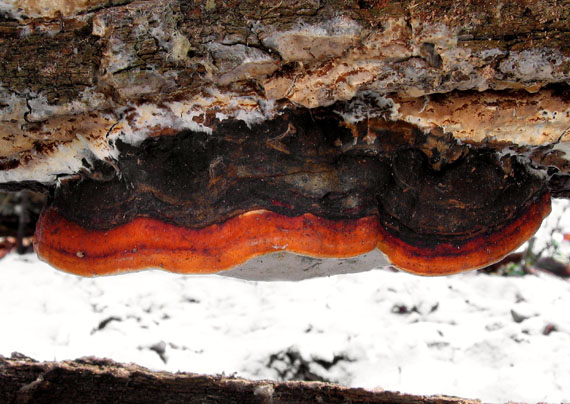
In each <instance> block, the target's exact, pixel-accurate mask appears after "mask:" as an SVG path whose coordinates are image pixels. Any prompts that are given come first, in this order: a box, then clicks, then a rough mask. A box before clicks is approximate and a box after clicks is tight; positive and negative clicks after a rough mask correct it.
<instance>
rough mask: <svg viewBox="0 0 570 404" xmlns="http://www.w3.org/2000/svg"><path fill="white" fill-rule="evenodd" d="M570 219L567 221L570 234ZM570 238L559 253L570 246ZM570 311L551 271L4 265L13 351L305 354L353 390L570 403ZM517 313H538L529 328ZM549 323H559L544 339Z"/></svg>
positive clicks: (233, 357)
mask: <svg viewBox="0 0 570 404" xmlns="http://www.w3.org/2000/svg"><path fill="white" fill-rule="evenodd" d="M564 206H565V205H563V204H557V205H556V206H555V208H556V212H557V214H558V216H553V220H554V219H556V220H557V217H559V214H560V212H562V208H563V207H564ZM569 220H570V218H569V215H566V216H563V223H562V225H563V226H566V227H565V228H566V229H568V230H570V223H568V221H569ZM551 223H553V221H552V220H551ZM548 226H549V224H547V226H546V230H545V232H546V233H547V234H548V237H551V236H550V231H549V230H548ZM540 237H542V238H544V237H545V236H544V235H543V236H540ZM556 237H558V236H556ZM542 238H541V240H542ZM564 243H567V244H570V243H568V242H563V241H562V240H561V241H560V251H559V254H564V253H565V251H566V252H568V248H567V247H568V246H566V245H565V244H564ZM567 257H568V256H566V259H567ZM398 307H405V308H407V310H409V311H410V312H409V313H407V314H398V313H395V311H398V310H396V308H398ZM569 309H570V282H568V281H566V280H563V279H560V278H557V277H554V276H551V275H548V274H544V273H539V274H538V275H528V276H524V277H500V276H489V275H484V274H480V273H477V272H472V273H467V274H462V275H456V276H449V277H439V278H424V277H418V276H413V275H409V274H406V273H402V272H391V271H388V270H374V271H370V272H365V273H359V274H350V275H341V276H333V277H328V278H318V279H311V280H306V281H299V282H250V281H249V282H248V281H242V280H237V279H231V278H226V277H219V276H181V275H174V274H170V273H166V272H161V271H145V272H140V273H135V274H129V275H122V276H112V277H104V278H97V279H88V278H80V277H77V276H73V275H69V274H65V273H62V272H59V271H56V270H54V269H52V268H50V267H49V266H47V265H46V264H44V263H41V262H39V261H38V260H37V259H36V258H35V257H34V256H31V255H28V256H23V257H20V256H16V255H13V254H12V255H9V256H7V257H6V258H4V259H3V260H2V261H1V262H0V319H1V320H2V331H1V332H0V354H2V355H5V356H9V355H10V354H11V353H12V352H13V351H17V352H21V353H23V354H25V355H28V356H31V357H33V358H35V359H38V360H64V359H75V358H78V357H82V356H90V355H95V356H98V357H107V358H112V359H114V360H116V361H120V362H135V363H137V364H140V365H143V366H147V367H149V368H151V369H164V370H168V371H188V372H199V373H209V374H218V373H225V374H226V375H229V374H236V375H238V376H242V377H247V378H254V379H261V378H269V379H276V378H278V370H279V369H281V368H283V367H284V366H285V365H284V364H283V363H277V362H274V364H273V366H272V367H268V363H269V362H270V357H271V355H274V354H279V353H280V352H281V353H282V352H284V351H295V352H298V353H299V354H300V355H301V356H302V358H303V359H304V360H306V361H308V362H310V370H311V371H312V372H314V373H316V374H319V375H321V376H322V377H325V378H327V379H328V380H331V381H335V382H339V383H342V384H346V385H350V386H363V387H367V388H377V387H380V388H383V389H386V390H399V391H402V392H406V393H417V394H451V395H457V396H461V397H466V398H478V399H481V400H483V401H485V402H506V401H508V400H513V401H525V402H537V401H547V402H560V401H570V315H569V314H568V313H569ZM511 311H514V312H515V313H516V314H517V315H518V316H521V317H522V318H525V319H524V320H523V321H522V322H515V321H514V316H513V314H512V313H511ZM110 319H111V320H110ZM104 321H107V324H106V325H105V326H104V327H102V328H101V329H99V328H100V324H101V323H102V322H104ZM548 325H553V326H555V327H556V331H553V332H551V333H550V334H549V335H544V334H543V331H544V329H545V327H547V326H548ZM153 346H155V347H161V348H163V349H164V353H163V358H161V357H160V356H159V355H158V354H157V352H156V351H155V350H153V349H151V347H153ZM335 356H338V357H342V358H344V359H342V360H339V361H338V362H337V363H336V364H335V365H333V366H331V367H330V368H329V369H328V370H327V369H325V368H324V367H323V366H321V365H319V363H318V361H319V360H324V361H328V362H332V361H333V360H334V358H335Z"/></svg>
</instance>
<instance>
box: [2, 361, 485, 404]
mask: <svg viewBox="0 0 570 404" xmlns="http://www.w3.org/2000/svg"><path fill="white" fill-rule="evenodd" d="M0 401H1V402H3V403H14V404H15V403H18V404H23V403H38V404H39V403H60V404H65V403H73V404H75V403H85V404H88V403H102V402H121V403H137V404H145V403H172V404H175V403H185V404H187V403H200V404H208V403H239V404H246V403H259V404H270V403H272V404H293V403H299V404H300V403H329V404H333V403H339V404H340V403H343V404H344V403H353V404H357V403H370V404H372V403H378V404H380V403H390V404H479V403H480V401H478V400H469V399H462V398H457V397H445V396H415V395H411V394H401V393H394V392H388V391H369V390H365V389H360V388H348V387H343V386H338V385H334V384H329V383H321V382H275V381H268V380H262V381H252V380H245V379H240V378H236V377H227V376H223V375H222V376H220V375H218V376H208V375H198V374H192V373H168V372H153V371H150V370H148V369H145V368H143V367H140V366H137V365H132V364H131V365H124V364H120V363H116V362H113V361H111V360H107V359H96V358H82V359H77V360H75V361H63V362H36V361H34V360H32V359H30V358H27V357H24V356H22V355H20V354H13V355H12V357H11V358H4V357H2V356H0Z"/></svg>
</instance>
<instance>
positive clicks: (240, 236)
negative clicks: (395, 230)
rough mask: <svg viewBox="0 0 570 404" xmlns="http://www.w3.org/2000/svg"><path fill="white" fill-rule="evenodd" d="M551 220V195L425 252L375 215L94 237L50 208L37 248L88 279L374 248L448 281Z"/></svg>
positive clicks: (142, 223)
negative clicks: (281, 254) (501, 222)
mask: <svg viewBox="0 0 570 404" xmlns="http://www.w3.org/2000/svg"><path fill="white" fill-rule="evenodd" d="M549 213H550V195H549V194H548V193H546V194H545V195H543V196H542V197H541V198H540V199H539V200H538V201H537V202H536V203H534V204H532V205H531V206H530V207H528V208H527V209H526V210H525V211H524V212H523V213H522V214H521V215H520V216H519V217H518V218H516V219H515V220H514V221H512V222H510V223H509V224H507V225H506V226H503V227H502V228H500V229H499V231H497V232H495V233H490V234H489V233H486V234H481V235H479V236H476V237H474V238H471V239H469V240H466V241H462V242H459V243H456V244H452V243H450V242H443V243H439V244H436V245H434V246H433V247H430V248H422V247H419V246H414V245H411V244H409V243H406V242H405V241H403V240H401V239H399V238H397V237H396V236H394V235H393V234H391V233H389V232H388V231H387V230H386V229H384V228H382V226H381V224H380V222H379V220H378V218H377V217H376V216H368V217H364V218H360V219H353V220H329V219H324V218H321V217H317V216H315V215H312V214H304V215H301V216H296V217H288V216H284V215H280V214H277V213H274V212H270V211H266V210H256V211H251V212H248V213H245V214H241V215H239V216H236V217H233V218H231V219H229V220H227V221H225V222H224V223H220V224H213V225H210V226H207V227H204V228H202V229H188V228H185V227H181V226H176V225H173V224H168V223H164V222H161V221H159V220H156V219H151V218H144V217H140V218H136V219H135V220H133V221H131V222H130V223H127V224H125V225H121V226H118V227H116V228H113V229H111V230H88V229H85V228H82V227H81V226H79V225H78V224H76V223H73V222H71V221H68V220H67V219H65V218H64V217H63V216H61V215H60V214H59V213H58V211H57V210H56V209H53V208H48V209H46V210H45V211H44V212H43V213H42V215H41V217H40V220H39V221H38V225H37V229H36V238H35V243H34V246H35V249H36V252H37V253H38V255H39V257H40V258H42V259H43V260H45V261H47V262H48V263H50V264H51V265H53V266H55V267H57V268H59V269H62V270H64V271H67V272H70V273H74V274H78V275H83V276H95V275H110V274H116V273H121V272H130V271H135V270H140V269H144V268H152V267H158V268H162V269H165V270H168V271H172V272H180V273H215V272H219V271H223V270H226V269H230V268H233V267H235V266H237V265H240V264H242V263H244V262H246V261H247V260H249V259H250V258H253V257H256V256H259V255H263V254H268V253H272V252H276V251H283V250H285V251H289V252H293V253H297V254H302V255H308V256H312V257H321V258H345V257H354V256H357V255H360V254H364V253H367V252H369V251H371V250H373V249H374V248H376V247H378V248H379V249H380V250H381V251H382V252H383V253H385V254H386V255H387V256H388V258H389V259H390V261H391V262H392V263H393V264H394V265H395V266H397V267H399V268H401V269H403V270H405V271H408V272H411V273H415V274H420V275H447V274H453V273H457V272H462V271H467V270H470V269H477V268H481V267H485V266H487V265H490V264H493V263H495V262H497V261H499V260H501V259H502V258H503V257H504V256H505V255H507V254H508V253H509V252H511V251H512V250H514V249H515V248H517V247H519V246H520V245H521V244H522V243H524V242H525V241H526V240H528V239H529V238H530V237H531V236H532V235H533V234H534V233H535V232H536V230H537V229H538V228H539V226H540V224H541V222H542V220H543V219H544V218H545V217H546V216H547V215H548V214H549Z"/></svg>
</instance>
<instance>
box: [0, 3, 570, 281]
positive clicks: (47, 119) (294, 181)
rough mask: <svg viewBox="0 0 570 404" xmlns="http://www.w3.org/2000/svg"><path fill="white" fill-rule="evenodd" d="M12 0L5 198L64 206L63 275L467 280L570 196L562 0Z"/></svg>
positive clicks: (5, 42) (5, 38)
mask: <svg viewBox="0 0 570 404" xmlns="http://www.w3.org/2000/svg"><path fill="white" fill-rule="evenodd" d="M13 3H14V4H18V3H22V4H23V5H21V7H16V6H14V7H15V8H14V9H11V8H10V7H8V8H6V10H4V11H3V13H4V14H6V15H7V17H3V15H4V14H2V15H0V55H1V56H2V57H1V58H0V60H1V61H0V133H2V136H1V137H0V188H1V189H4V190H9V191H13V190H21V189H26V188H29V189H34V190H39V191H42V192H45V193H46V194H47V195H48V201H47V203H46V205H45V207H44V209H43V212H42V213H41V215H40V218H39V220H38V223H37V228H36V235H35V243H34V245H35V249H36V251H37V253H38V255H39V256H40V257H41V258H42V259H44V260H46V261H47V262H49V263H50V264H52V265H53V266H55V267H57V268H60V269H62V270H65V271H68V272H72V273H76V274H81V275H86V276H92V275H103V274H114V273H121V272H128V271H133V270H139V269H144V268H153V267H158V268H163V269H165V270H169V271H174V272H181V273H214V272H220V273H225V274H229V275H231V276H242V277H246V278H263V279H277V278H279V279H280V278H286V279H298V278H302V277H305V276H314V275H315V274H316V275H326V274H333V273H337V272H350V271H357V270H358V271H359V270H366V269H372V268H374V267H375V266H381V265H388V264H389V263H391V264H393V265H395V266H397V267H398V268H401V269H403V270H405V271H409V272H412V273H416V274H422V275H442V274H452V273H457V272H461V271H466V270H469V269H475V268H481V267H484V266H486V265H490V264H492V263H494V262H497V261H498V260H500V259H501V258H502V257H504V256H505V255H506V254H508V253H509V252H510V251H512V250H514V249H516V248H517V247H519V246H520V245H521V244H522V243H524V242H525V241H526V240H527V239H528V238H529V237H531V236H532V234H534V232H535V231H536V230H537V229H538V227H539V226H540V224H541V222H542V220H543V219H544V217H545V216H547V215H548V214H549V212H550V198H551V197H568V196H570V162H569V158H570V157H569V156H570V155H568V152H570V131H569V130H570V95H569V94H570V91H569V86H568V83H569V82H570V73H569V72H570V70H569V66H570V55H569V54H568V46H567V44H568V41H569V39H570V38H569V37H568V32H570V25H569V24H570V22H569V21H570V18H559V16H560V13H561V10H560V8H562V7H561V6H552V5H549V4H547V5H544V7H542V6H541V7H539V8H535V7H534V5H533V4H534V3H531V2H525V1H523V2H522V3H520V2H517V3H516V4H514V3H513V4H512V5H511V6H510V7H508V8H507V9H508V12H509V13H510V15H511V18H510V20H511V21H520V24H522V26H524V27H525V31H524V32H528V34H525V35H526V36H524V35H522V34H520V32H519V31H517V29H518V28H517V27H519V25H516V24H515V26H513V25H511V24H506V23H505V21H507V20H505V19H503V18H495V14H494V11H493V12H491V11H486V10H501V9H502V2H500V1H499V0H496V1H495V0H491V1H490V3H489V8H488V9H487V8H485V9H484V10H480V9H479V8H477V9H472V6H470V5H465V6H464V7H459V8H455V7H452V8H449V7H447V6H443V5H442V4H443V3H441V2H423V1H420V3H417V2H415V3H406V2H380V3H382V4H381V5H380V4H379V5H378V7H377V9H374V10H371V9H370V7H364V6H363V7H361V5H363V4H364V3H366V2H364V3H363V2H331V3H330V4H329V3H327V4H326V5H323V6H318V2H316V3H315V2H312V1H299V2H294V3H291V4H289V2H278V1H275V2H273V1H269V2H263V3H262V4H259V5H257V4H256V5H255V6H252V5H251V4H250V3H247V4H246V3H243V4H241V5H240V6H239V7H237V8H236V9H235V10H234V9H233V8H231V7H228V8H221V7H217V8H216V7H215V6H214V7H212V4H214V5H215V2H206V3H205V4H202V3H200V2H190V3H188V2H180V1H178V0H165V1H162V2H158V3H157V2H148V1H143V0H136V1H130V0H129V1H125V2H120V4H119V3H118V4H116V5H109V6H108V7H107V6H105V7H100V5H101V4H103V3H102V2H100V1H94V2H88V3H89V4H87V3H85V2H83V3H85V4H83V3H82V2H73V1H67V2H55V3H54V4H55V5H56V6H57V4H59V6H57V7H59V8H57V7H56V6H53V7H56V8H57V9H53V7H52V8H50V7H49V6H46V7H44V8H42V7H35V6H33V5H32V4H31V3H30V2H18V1H15V2H13ZM75 3H77V4H75ZM79 3H81V4H79ZM345 3H346V4H345ZM416 3H417V4H416ZM519 3H520V4H519ZM523 3H524V4H527V3H528V4H527V5H526V6H524V4H523ZM34 4H35V3H34ZM63 4H65V5H66V6H65V7H63V6H62V5H63ZM208 4H209V6H208ZM351 4H352V5H351ZM366 4H367V3H366ZM32 6H33V7H32ZM60 6H61V7H60ZM537 10H538V11H537ZM562 11H564V12H567V10H562ZM487 12H488V13H489V18H476V19H474V18H471V17H470V16H471V15H472V14H473V13H478V14H477V15H483V14H485V13H487ZM442 13H443V14H445V15H446V16H447V17H446V18H444V19H440V18H436V17H437V16H439V15H441V14H442ZM481 13H483V14H481ZM536 13H538V14H539V16H540V18H535V17H536V16H535V14H536ZM491 16H492V18H491ZM547 17H548V18H552V24H551V25H550V29H549V31H548V40H546V39H545V37H544V35H545V34H544V33H545V30H544V29H543V28H544V27H543V24H542V23H540V22H539V21H542V20H543V19H544V18H547ZM555 17H556V18H555ZM253 21H255V23H253ZM135 26H136V29H134V28H133V27H135ZM230 27H231V29H230ZM497 33H500V35H499V34H497ZM521 35H522V36H521ZM512 38H515V39H512ZM491 39H492V40H491ZM29 55H34V57H33V58H30V57H29ZM70 55H73V57H71V56H70ZM70 60H72V61H70ZM268 268H271V269H268Z"/></svg>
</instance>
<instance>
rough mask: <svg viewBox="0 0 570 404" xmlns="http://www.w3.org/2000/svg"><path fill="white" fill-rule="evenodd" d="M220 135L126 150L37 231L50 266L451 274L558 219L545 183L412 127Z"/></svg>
mask: <svg viewBox="0 0 570 404" xmlns="http://www.w3.org/2000/svg"><path fill="white" fill-rule="evenodd" d="M210 125H211V127H212V128H213V130H212V133H210V134H206V133H200V132H193V131H190V130H183V131H181V132H179V133H177V134H175V135H163V136H158V137H153V138H149V139H146V140H144V141H143V142H142V143H140V144H139V145H137V146H133V145H129V144H126V143H123V142H120V141H119V142H118V144H117V149H118V151H119V153H120V159H118V160H117V162H116V164H115V166H114V167H111V166H101V167H100V169H96V168H93V169H92V170H91V172H90V175H89V176H79V177H78V178H73V179H67V180H65V181H62V182H61V184H60V185H59V186H58V187H56V188H55V189H54V192H53V195H52V197H51V200H50V202H49V205H48V206H47V207H46V208H45V210H44V212H43V213H42V215H41V217H40V220H39V222H38V225H37V232H36V251H37V253H38V254H39V256H40V257H41V258H43V259H44V260H46V261H48V262H50V263H51V264H52V265H54V266H56V267H58V268H61V269H64V270H66V271H69V272H73V273H78V274H82V275H102V274H112V273H118V272H124V271H129V270H137V269H142V268H147V267H160V268H164V269H167V270H171V271H175V272H183V273H211V272H218V271H223V270H228V269H231V268H233V267H235V266H238V265H242V264H244V263H246V262H247V261H248V260H250V259H251V258H254V257H257V256H260V255H263V254H269V253H272V252H275V251H276V250H278V251H286V252H290V253H294V254H300V255H306V256H309V257H316V258H349V257H355V256H358V255H361V254H365V253H368V252H370V251H372V250H374V249H376V248H378V249H379V250H380V251H382V252H383V253H384V254H386V255H387V257H388V258H389V260H390V261H391V262H392V263H393V264H394V265H396V266H398V267H399V268H401V269H403V270H406V271H410V272H413V273H417V274H425V275H428V274H429V275H435V274H451V273H456V272H461V271H465V270H468V269H473V268H480V267H483V266H486V265H489V264H491V263H494V262H496V261H498V260H500V259H501V258H502V257H504V256H505V255H506V254H507V253H509V252H510V251H512V250H513V249H515V248H517V247H518V246H519V245H521V244H522V243H523V242H524V241H526V240H527V239H528V238H529V237H530V236H531V235H532V234H533V233H534V232H535V231H536V230H537V228H538V227H539V225H540V223H541V222H542V219H543V218H544V217H545V216H546V215H547V214H548V213H549V211H550V196H549V193H548V190H547V188H546V186H545V184H544V182H543V181H542V180H541V179H540V178H539V177H537V176H535V175H534V174H532V173H531V172H530V171H529V170H528V169H527V168H526V167H525V166H524V165H523V164H521V163H520V162H519V161H518V159H517V158H516V157H514V156H503V157H499V155H498V154H497V153H496V152H494V151H492V150H487V149H484V148H483V149H470V148H468V147H466V146H460V145H458V144H457V143H455V142H453V141H450V143H449V144H447V145H442V144H439V145H437V146H439V150H438V149H437V147H436V148H433V147H432V144H431V142H433V139H432V136H431V135H426V134H424V133H423V132H421V131H419V130H417V129H415V128H414V127H412V126H411V125H409V124H405V123H399V124H394V123H388V122H386V121H384V120H382V119H367V120H366V122H361V123H359V124H357V125H352V126H350V125H346V123H345V122H343V121H342V120H341V119H340V118H339V117H338V115H335V114H334V113H333V112H331V111H330V110H329V109H323V110H321V111H312V113H309V111H307V110H305V109H299V110H287V111H285V112H283V113H282V114H281V115H279V116H277V117H276V118H274V119H271V120H266V121H263V122H261V123H258V124H253V125H251V126H249V127H248V126H247V125H246V124H245V123H243V122H241V121H228V120H226V121H222V122H220V121H218V120H217V119H214V121H213V122H211V123H210ZM372 138H373V140H371V139H372ZM394 139H398V140H397V141H395V140H394ZM398 142H399V143H400V144H398ZM77 206H81V209H76V208H75V207H77Z"/></svg>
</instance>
